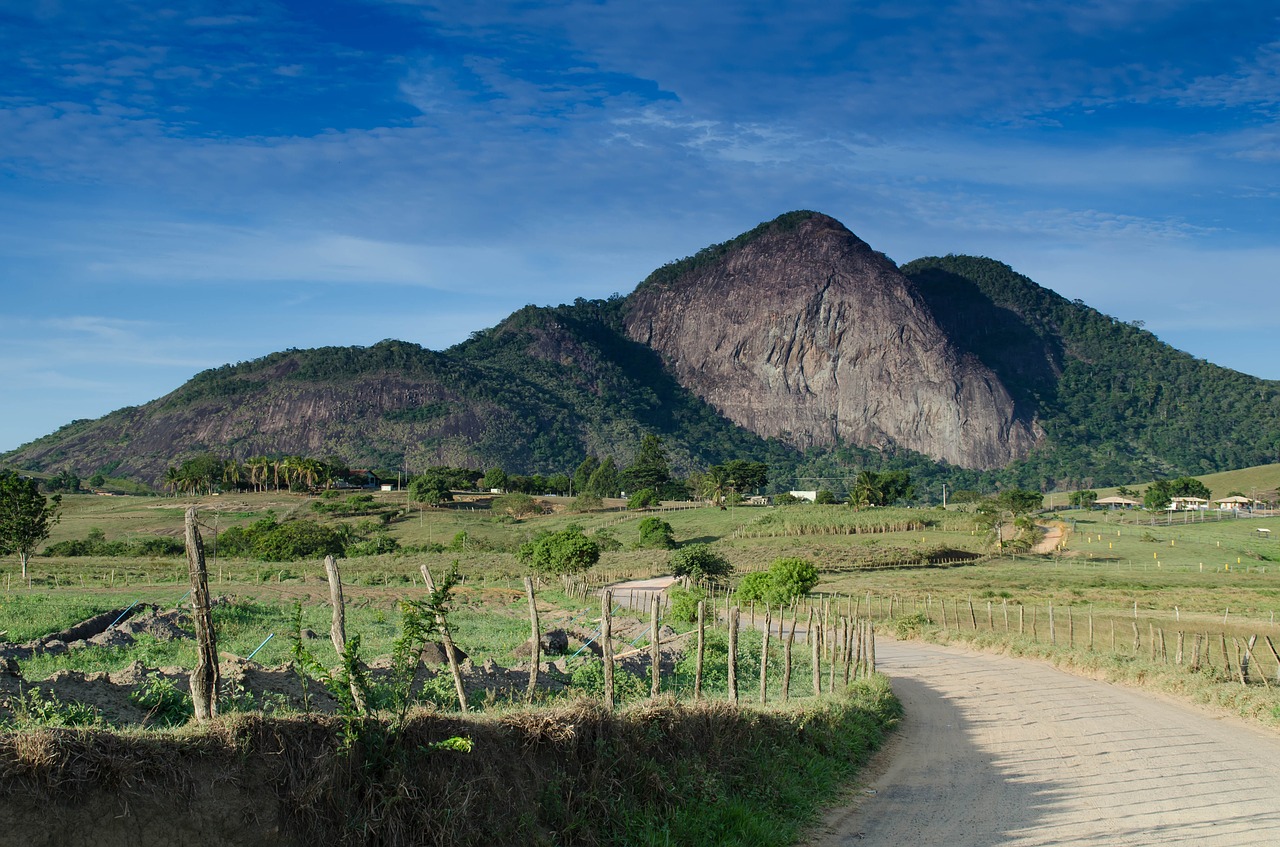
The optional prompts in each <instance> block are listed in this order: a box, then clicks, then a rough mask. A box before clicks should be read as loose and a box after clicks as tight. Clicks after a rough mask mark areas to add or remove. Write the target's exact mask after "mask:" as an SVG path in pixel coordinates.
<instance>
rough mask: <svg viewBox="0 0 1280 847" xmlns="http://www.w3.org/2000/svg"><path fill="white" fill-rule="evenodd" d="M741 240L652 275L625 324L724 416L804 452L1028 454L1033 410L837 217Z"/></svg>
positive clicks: (992, 459)
mask: <svg viewBox="0 0 1280 847" xmlns="http://www.w3.org/2000/svg"><path fill="white" fill-rule="evenodd" d="M737 241H738V242H739V243H735V244H733V245H732V246H730V247H729V249H727V250H725V249H722V250H720V251H717V252H718V255H714V256H713V255H711V254H708V253H707V251H704V254H700V256H699V257H695V258H694V260H692V261H689V262H686V263H683V264H684V265H685V267H681V264H679V263H678V264H677V265H674V266H669V268H667V269H664V270H665V271H666V273H659V274H655V277H653V278H651V279H650V280H649V281H647V282H646V283H645V284H644V285H642V286H641V287H640V288H638V289H637V290H636V292H635V293H634V294H632V295H631V297H630V298H629V299H628V303H627V309H626V313H625V317H624V323H625V328H626V332H627V334H628V336H630V337H631V338H632V339H634V340H636V341H639V342H641V343H644V344H647V345H649V346H650V347H652V348H653V349H654V350H656V351H657V352H658V353H659V354H660V355H661V356H662V359H663V361H664V362H665V363H666V365H667V367H668V368H670V369H671V370H672V372H673V373H674V375H675V377H676V379H677V380H679V382H680V383H681V384H683V385H684V386H685V387H687V388H689V389H690V390H692V391H693V392H694V393H695V394H697V395H698V396H699V397H701V398H702V399H704V400H706V401H707V402H708V403H710V404H711V405H713V406H714V407H715V408H716V409H718V410H719V411H720V412H721V413H722V414H723V415H724V416H725V417H727V418H729V419H730V420H731V421H733V422H734V423H736V424H738V425H739V426H742V427H744V428H746V429H749V430H751V431H753V432H755V433H757V434H759V435H762V436H766V437H771V436H772V437H778V438H780V439H782V440H783V441H786V442H788V443H790V444H793V445H795V446H797V447H800V448H808V447H813V446H830V445H833V444H835V443H837V441H838V440H842V441H844V442H846V443H852V444H857V445H861V446H880V447H882V446H887V445H890V444H896V445H899V446H902V447H907V448H910V449H912V450H916V451H919V452H921V453H925V454H928V455H930V456H932V457H934V458H937V459H943V460H946V461H948V462H950V463H952V464H955V465H960V466H963V467H970V468H984V469H985V468H995V467H1000V466H1003V465H1005V464H1007V463H1008V462H1010V461H1012V460H1014V459H1017V458H1020V457H1022V456H1025V455H1026V454H1027V452H1028V451H1029V450H1030V449H1031V448H1032V447H1033V446H1035V444H1036V443H1037V441H1038V439H1039V437H1040V436H1039V433H1038V431H1037V428H1036V426H1035V423H1034V421H1033V420H1032V417H1031V413H1030V412H1024V411H1023V410H1020V409H1018V408H1016V407H1015V404H1014V401H1013V400H1012V398H1011V397H1010V396H1009V393H1008V392H1007V391H1006V390H1005V388H1004V387H1003V385H1002V384H1001V382H1000V380H999V379H998V378H997V377H996V376H995V374H994V373H992V372H991V371H990V370H989V369H988V368H987V367H986V366H984V365H983V364H982V363H981V362H979V361H978V360H977V359H976V358H974V357H973V356H965V355H962V354H960V353H959V352H958V351H957V349H956V348H955V346H954V345H952V344H951V343H950V341H949V340H948V338H947V336H946V334H945V333H944V332H943V331H942V330H941V329H940V328H939V326H938V323H937V321H936V320H935V319H934V317H933V315H932V314H931V313H930V311H929V309H928V306H927V305H926V304H925V301H924V299H923V298H922V297H921V296H920V294H919V292H917V291H916V290H915V288H914V286H913V284H912V283H911V282H910V280H908V279H907V278H906V277H904V276H903V275H902V274H901V273H899V272H898V269H897V268H896V267H895V266H894V265H893V263H892V262H890V261H889V260H888V259H887V258H885V257H884V256H883V255H881V254H878V253H876V252H874V251H873V250H872V249H871V248H870V247H868V246H867V244H865V243H864V242H863V241H861V240H860V239H858V238H857V236H855V235H854V234H853V233H851V232H849V230H847V229H845V227H844V226H843V225H841V224H840V223H839V222H838V221H836V220H834V219H832V218H829V217H826V216H825V215H819V214H812V213H808V214H794V213H793V214H792V215H787V216H784V217H783V218H780V219H778V220H777V221H775V222H773V223H772V224H770V225H766V226H764V227H761V228H759V229H758V230H756V231H753V233H752V234H751V237H750V238H747V237H744V238H742V239H738V240H737ZM699 259H701V261H699Z"/></svg>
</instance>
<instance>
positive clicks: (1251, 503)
mask: <svg viewBox="0 0 1280 847" xmlns="http://www.w3.org/2000/svg"><path fill="white" fill-rule="evenodd" d="M1214 502H1215V503H1217V504H1218V511H1220V512H1234V511H1236V510H1238V509H1248V510H1249V511H1253V508H1254V507H1255V506H1257V505H1258V501H1257V500H1251V499H1249V498H1248V497H1241V496H1240V495H1239V494H1233V495H1231V496H1230V497H1223V498H1222V499H1221V500H1215V501H1214Z"/></svg>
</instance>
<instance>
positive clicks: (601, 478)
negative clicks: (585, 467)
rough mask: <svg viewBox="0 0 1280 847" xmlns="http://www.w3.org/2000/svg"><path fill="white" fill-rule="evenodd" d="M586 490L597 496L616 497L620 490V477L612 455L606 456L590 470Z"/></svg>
mask: <svg viewBox="0 0 1280 847" xmlns="http://www.w3.org/2000/svg"><path fill="white" fill-rule="evenodd" d="M585 490H586V491H588V492H590V493H592V494H594V495H596V496H597V497H617V496H618V495H619V494H620V493H621V492H622V478H621V475H620V474H619V473H618V466H617V465H616V464H614V462H613V457H612V456H608V457H606V458H605V460H604V461H603V462H601V463H600V465H599V467H597V468H596V469H595V470H594V471H592V472H591V478H590V479H589V480H587V487H586V489H585Z"/></svg>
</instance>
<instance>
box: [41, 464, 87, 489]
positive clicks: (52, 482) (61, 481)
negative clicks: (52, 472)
mask: <svg viewBox="0 0 1280 847" xmlns="http://www.w3.org/2000/svg"><path fill="white" fill-rule="evenodd" d="M44 488H45V490H46V491H49V492H54V491H65V492H67V493H68V494H75V493H76V492H77V491H79V490H80V477H78V476H76V475H75V474H74V473H72V472H71V471H69V470H63V471H61V472H59V473H58V474H57V475H56V476H54V477H51V478H50V479H48V480H46V481H45V484H44Z"/></svg>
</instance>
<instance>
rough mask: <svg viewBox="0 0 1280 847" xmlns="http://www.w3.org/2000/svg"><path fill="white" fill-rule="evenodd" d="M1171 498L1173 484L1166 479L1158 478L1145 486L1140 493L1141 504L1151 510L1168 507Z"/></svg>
mask: <svg viewBox="0 0 1280 847" xmlns="http://www.w3.org/2000/svg"><path fill="white" fill-rule="evenodd" d="M1172 500H1173V484H1172V482H1171V481H1170V480H1167V479H1158V480H1156V481H1155V482H1153V483H1151V484H1150V485H1148V486H1147V490H1146V491H1144V492H1143V494H1142V505H1143V507H1144V508H1147V509H1151V510H1152V511H1159V510H1160V509H1167V508H1169V503H1170V502H1171V501H1172Z"/></svg>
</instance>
